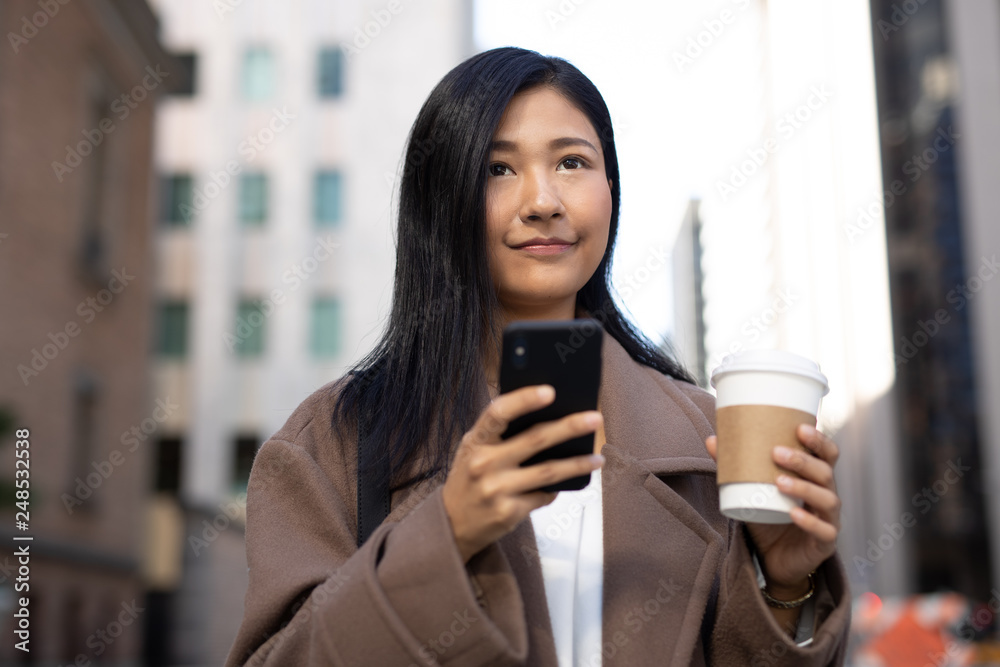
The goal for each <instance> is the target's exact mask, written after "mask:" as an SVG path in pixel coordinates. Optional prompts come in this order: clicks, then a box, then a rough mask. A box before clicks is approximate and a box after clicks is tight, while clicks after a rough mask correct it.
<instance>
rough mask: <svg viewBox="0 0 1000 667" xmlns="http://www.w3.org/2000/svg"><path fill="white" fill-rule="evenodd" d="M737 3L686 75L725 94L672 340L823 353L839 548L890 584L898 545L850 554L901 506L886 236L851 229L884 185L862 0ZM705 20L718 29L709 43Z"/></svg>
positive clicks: (680, 271)
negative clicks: (839, 513) (871, 560)
mask: <svg viewBox="0 0 1000 667" xmlns="http://www.w3.org/2000/svg"><path fill="white" fill-rule="evenodd" d="M706 11H707V10H706ZM740 11H741V12H742V13H740V12H737V11H736V10H735V9H734V8H730V9H729V11H728V14H727V13H725V12H723V13H721V14H718V15H717V16H714V17H712V19H711V20H709V21H706V22H705V24H704V25H705V31H706V34H705V35H704V36H703V35H701V34H698V35H694V36H692V42H694V44H695V45H696V46H697V45H698V44H699V43H700V44H708V45H710V46H711V49H712V50H711V53H710V54H709V55H706V56H705V57H703V58H701V59H700V60H698V61H697V63H696V66H692V67H690V69H689V73H688V74H687V76H688V77H689V78H690V79H692V80H694V81H697V82H698V83H699V84H700V85H701V86H702V87H703V88H713V89H715V90H718V91H724V92H720V93H719V94H720V95H724V96H725V102H724V104H723V105H721V107H720V108H718V109H707V110H706V111H705V113H706V114H712V115H714V117H715V118H717V122H715V123H713V124H712V125H711V127H712V128H713V136H712V137H711V141H709V140H707V139H706V142H705V143H706V150H712V148H711V147H716V146H720V147H723V148H722V149H721V152H716V153H714V154H713V158H714V161H715V162H716V163H717V164H718V167H717V171H716V175H715V177H714V178H713V179H712V180H711V181H709V182H706V183H704V184H703V187H702V197H701V200H700V202H699V204H698V206H697V208H696V209H695V210H696V219H693V222H694V224H689V223H688V222H687V221H685V223H684V225H682V227H681V231H680V235H679V237H678V240H677V244H676V247H675V264H674V267H675V273H676V274H677V275H676V277H675V290H676V295H675V299H674V302H675V304H676V305H675V310H676V312H677V315H676V320H677V325H676V326H675V329H676V330H677V340H678V344H679V347H680V349H681V350H682V351H684V353H685V357H686V359H685V361H686V362H687V363H688V364H689V365H691V366H696V365H699V364H701V365H702V368H699V369H697V370H698V371H699V372H700V375H701V376H702V377H708V376H709V374H710V373H711V370H712V369H713V368H714V367H715V366H716V365H718V364H719V363H720V362H721V360H722V358H723V357H724V356H725V355H726V354H730V353H734V352H739V351H741V350H747V349H755V348H760V349H764V348H778V349H785V350H788V351H791V352H795V353H798V354H801V355H803V356H806V357H808V358H810V359H813V360H815V361H816V362H818V363H819V364H820V366H821V368H822V370H823V372H824V373H825V374H826V376H827V377H828V379H829V382H830V387H831V389H830V393H829V394H828V395H827V396H826V397H825V398H824V399H823V403H822V405H821V408H820V414H819V426H820V428H822V429H823V430H824V431H825V432H827V433H828V434H831V435H832V436H833V437H834V438H835V439H836V441H837V443H838V445H839V446H840V449H841V458H840V461H839V463H838V485H839V492H840V495H841V497H842V499H843V502H844V508H843V517H842V518H843V527H842V533H841V540H840V553H841V555H842V557H843V558H844V560H845V562H846V564H847V566H848V574H849V575H850V577H851V579H852V581H853V582H854V585H855V587H856V588H858V589H865V588H875V589H878V590H880V591H882V592H901V591H903V590H905V589H906V587H907V585H908V584H907V582H908V575H907V570H906V558H905V554H904V549H889V550H887V551H886V552H884V553H883V554H881V555H880V556H879V557H878V562H877V563H875V566H874V567H870V568H869V567H862V568H861V569H860V571H859V569H858V567H856V565H855V561H854V558H855V557H860V558H862V559H864V558H866V550H867V548H868V547H867V540H868V539H870V538H872V537H876V538H877V536H878V531H879V530H880V529H881V528H880V527H881V525H882V522H883V521H889V522H892V521H898V517H899V515H900V512H901V511H902V510H903V508H902V501H901V499H900V498H899V494H898V492H897V489H898V488H899V486H898V485H899V477H900V473H899V472H898V470H899V465H898V462H897V457H898V453H897V448H896V442H897V437H896V433H895V431H896V423H897V420H896V417H895V405H894V403H893V401H892V394H891V389H892V386H893V378H894V375H893V365H892V359H891V355H888V354H887V353H886V351H887V350H888V349H889V347H890V346H891V344H892V329H891V321H890V317H889V291H888V278H887V267H886V256H885V234H884V229H883V227H882V225H881V223H874V224H871V225H869V226H867V227H866V229H865V230H864V232H863V233H862V234H860V235H854V234H852V233H851V229H850V227H851V225H852V224H853V223H854V221H855V217H856V210H857V209H858V207H859V206H866V205H867V204H868V202H869V201H872V200H873V198H875V197H876V196H877V195H878V193H879V192H880V191H881V188H880V185H881V173H880V170H879V154H878V148H879V144H878V124H877V113H876V112H877V107H876V99H875V94H874V93H875V90H874V88H875V87H874V69H873V60H872V51H871V49H870V47H869V48H865V46H864V45H870V44H871V33H870V23H871V22H870V13H869V12H870V10H869V4H868V3H867V2H866V1H865V0H850V1H848V2H842V3H837V4H836V5H831V4H829V3H825V4H824V3H818V2H803V3H775V2H764V1H757V2H750V3H746V6H745V9H742V10H740ZM734 14H738V16H737V17H736V18H734ZM713 20H714V21H716V22H717V23H718V24H719V25H724V26H725V32H724V33H723V37H724V38H719V39H718V40H715V41H714V43H713V39H714V38H713V35H712V33H711V32H710V28H712V26H713V25H714V24H713V23H712V22H711V21H713ZM717 31H718V28H717ZM703 37H704V39H703ZM698 40H701V42H699V41H698ZM859 45H861V46H859ZM703 48H705V49H706V50H707V49H708V47H703ZM685 53H688V54H689V55H690V57H694V56H697V55H698V51H697V50H696V49H693V48H692V49H690V50H689V51H687V52H685ZM679 97H680V98H681V99H686V97H685V95H683V94H679ZM716 150H719V149H716ZM878 214H879V212H878V211H876V212H875V215H876V216H877V215H878ZM688 217H689V218H691V217H692V211H691V210H689V213H688ZM699 229H700V231H697V232H696V230H699ZM693 234H696V236H694V238H692V235H693ZM692 248H693V249H695V250H696V251H697V252H696V254H694V255H693V256H692V257H691V258H690V259H688V260H686V261H682V260H680V258H679V256H680V255H682V254H683V255H686V254H688V253H689V252H691V251H690V250H688V249H692ZM698 255H700V257H699V256H698ZM685 265H687V267H689V268H687V269H685ZM699 284H700V287H699ZM692 291H693V292H695V293H700V294H698V298H691V297H690V296H689V295H688V294H689V292H692ZM699 320H700V321H701V322H702V324H701V325H698V324H697V323H698V322H699ZM699 326H700V327H701V328H702V329H703V332H704V333H703V339H702V340H701V341H700V342H699V341H698V340H697V335H698V334H697V330H698V328H699ZM699 344H700V345H701V346H702V351H701V352H699V349H698V345H699Z"/></svg>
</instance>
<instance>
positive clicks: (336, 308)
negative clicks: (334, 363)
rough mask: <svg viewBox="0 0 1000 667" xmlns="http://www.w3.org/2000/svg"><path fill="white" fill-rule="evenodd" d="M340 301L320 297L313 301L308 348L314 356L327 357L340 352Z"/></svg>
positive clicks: (341, 327)
mask: <svg viewBox="0 0 1000 667" xmlns="http://www.w3.org/2000/svg"><path fill="white" fill-rule="evenodd" d="M341 319H342V313H341V307H340V302H339V301H338V300H337V299H333V298H329V297H321V298H318V299H316V300H315V301H313V306H312V327H311V340H310V345H309V347H310V349H311V350H312V354H313V356H314V357H318V358H329V357H335V356H337V354H339V353H340V339H341V330H342V329H343V326H342V322H341Z"/></svg>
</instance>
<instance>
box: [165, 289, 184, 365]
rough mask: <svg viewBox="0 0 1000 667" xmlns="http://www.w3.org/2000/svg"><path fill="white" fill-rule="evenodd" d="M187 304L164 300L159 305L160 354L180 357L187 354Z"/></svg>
mask: <svg viewBox="0 0 1000 667" xmlns="http://www.w3.org/2000/svg"><path fill="white" fill-rule="evenodd" d="M187 328H188V304H187V303H186V302H183V301H165V302H163V303H162V304H161V305H160V340H159V345H158V349H159V353H160V356H163V357H170V358H175V359H182V358H184V356H185V355H186V354H187Z"/></svg>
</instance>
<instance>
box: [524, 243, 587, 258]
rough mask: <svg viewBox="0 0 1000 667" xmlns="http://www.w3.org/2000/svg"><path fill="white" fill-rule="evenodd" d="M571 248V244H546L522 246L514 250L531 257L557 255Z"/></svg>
mask: <svg viewBox="0 0 1000 667" xmlns="http://www.w3.org/2000/svg"><path fill="white" fill-rule="evenodd" d="M572 247H573V244H572V243H546V244H539V245H523V246H519V247H517V248H514V250H523V251H524V252H526V253H529V254H532V255H558V254H559V253H562V252H566V251H567V250H569V249H570V248H572Z"/></svg>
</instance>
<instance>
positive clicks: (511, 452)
mask: <svg viewBox="0 0 1000 667" xmlns="http://www.w3.org/2000/svg"><path fill="white" fill-rule="evenodd" d="M602 422H603V418H602V417H601V413H600V412H597V411H595V410H588V411H587V412H575V413H573V414H571V415H566V416H565V417H562V418H561V419H557V420H555V421H549V422H543V423H541V424H535V425H534V426H532V427H531V428H529V429H527V430H526V431H523V432H521V433H518V434H517V435H516V436H514V437H513V438H510V439H509V440H507V441H506V442H505V443H503V445H501V447H503V451H502V452H501V453H500V457H501V458H500V460H501V461H502V462H503V463H504V464H505V465H510V466H515V465H520V464H521V462H522V461H525V460H527V459H529V458H531V457H532V456H534V455H535V454H537V453H538V452H540V451H542V450H544V449H548V448H549V447H551V446H553V445H556V444H559V443H560V442H566V441H567V440H570V439H572V438H576V437H578V436H581V435H586V434H588V433H593V432H594V431H596V430H597V429H598V427H600V425H601V423H602Z"/></svg>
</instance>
